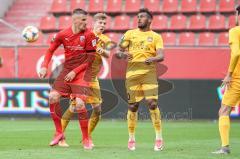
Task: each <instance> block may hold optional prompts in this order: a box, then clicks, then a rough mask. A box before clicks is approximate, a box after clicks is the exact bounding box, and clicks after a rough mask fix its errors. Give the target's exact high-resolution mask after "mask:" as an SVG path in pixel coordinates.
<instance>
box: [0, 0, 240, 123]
mask: <svg viewBox="0 0 240 159" xmlns="http://www.w3.org/2000/svg"><path fill="white" fill-rule="evenodd" d="M0 3H1V6H0V18H1V19H0V57H1V58H2V67H1V68H0V116H4V117H22V116H24V117H33V116H34V117H38V118H41V117H46V116H48V115H49V110H48V91H49V88H50V87H49V84H48V80H39V79H38V76H37V71H38V70H39V68H40V65H41V62H42V60H43V55H44V53H45V51H46V49H47V47H48V44H49V42H50V41H51V39H52V37H53V35H54V34H55V33H56V32H58V31H60V30H62V29H64V28H67V27H69V26H70V25H71V17H70V13H71V11H72V10H73V9H75V8H82V9H85V10H86V11H88V12H89V17H88V25H89V27H90V28H91V27H92V16H93V15H94V14H95V13H97V12H106V13H107V15H108V19H107V29H106V31H105V33H106V35H108V36H109V37H110V38H111V39H112V41H114V42H118V41H119V39H120V38H121V36H122V35H123V33H124V32H125V31H126V30H128V29H132V28H136V27H137V17H136V13H137V12H138V10H139V9H140V8H143V7H146V8H148V9H149V10H151V11H152V12H153V14H154V19H153V22H152V29H153V30H154V31H156V32H158V33H160V34H161V35H162V38H163V41H164V47H165V56H166V58H165V61H164V62H163V63H162V66H164V67H162V66H159V69H160V72H162V73H161V74H159V83H160V86H159V91H160V98H159V106H160V108H161V110H162V112H163V113H162V114H163V118H165V119H173V120H175V119H176V120H177V119H181V120H185V119H186V120H189V119H190V120H191V119H217V112H218V108H219V106H220V101H221V98H222V92H221V90H220V88H219V86H220V84H221V80H222V79H223V78H224V76H225V74H226V71H227V67H228V63H229V55H230V50H229V47H228V30H229V28H231V27H234V26H235V7H236V5H238V4H240V3H239V1H238V0H34V1H33V0H0ZM28 25H33V26H36V27H38V28H39V30H40V37H39V39H38V41H36V42H34V43H26V42H25V41H24V40H23V38H22V37H21V31H22V29H23V28H24V27H26V26H28ZM114 52H115V50H112V54H113V53H114ZM63 61H64V56H63V48H59V49H58V50H57V51H56V53H55V54H54V56H53V60H52V63H51V64H50V70H54V69H55V68H56V66H58V65H60V64H61V63H62V62H63ZM125 66H126V63H125V62H123V61H119V60H117V59H115V57H114V56H111V57H110V58H109V59H108V60H104V67H103V69H102V70H101V72H100V74H99V78H100V79H101V80H100V81H101V87H102V88H103V91H102V94H103V99H106V100H104V104H103V107H104V108H106V110H105V112H104V115H103V118H116V119H119V118H121V119H122V118H124V117H125V114H126V111H127V103H126V102H125V101H126V100H125V99H126V97H125V95H124V94H125V88H124V84H123V81H124V78H125V75H124V74H125V72H124V68H125ZM161 69H164V70H161ZM143 105H144V103H143ZM141 112H142V114H143V115H142V118H145V116H144V113H145V112H146V108H145V107H142V108H141V109H140V114H141ZM232 116H233V117H236V118H238V117H239V116H240V109H239V107H236V109H235V110H234V111H233V112H232ZM140 118H141V115H140Z"/></svg>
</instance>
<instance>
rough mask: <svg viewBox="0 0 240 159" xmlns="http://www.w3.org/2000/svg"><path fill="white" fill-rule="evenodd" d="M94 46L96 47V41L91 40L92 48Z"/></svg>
mask: <svg viewBox="0 0 240 159" xmlns="http://www.w3.org/2000/svg"><path fill="white" fill-rule="evenodd" d="M96 45H97V40H96V39H94V40H92V46H93V47H94V46H96Z"/></svg>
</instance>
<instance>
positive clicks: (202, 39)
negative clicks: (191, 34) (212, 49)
mask: <svg viewBox="0 0 240 159" xmlns="http://www.w3.org/2000/svg"><path fill="white" fill-rule="evenodd" d="M198 39H199V41H198V44H199V45H201V46H205V45H207V46H214V45H215V34H214V33H210V32H205V33H200V34H199V37H198Z"/></svg>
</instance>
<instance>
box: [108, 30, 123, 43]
mask: <svg viewBox="0 0 240 159" xmlns="http://www.w3.org/2000/svg"><path fill="white" fill-rule="evenodd" d="M106 35H107V36H108V37H109V38H110V39H111V41H113V42H115V43H118V42H119V41H120V38H121V34H119V33H114V32H109V33H106Z"/></svg>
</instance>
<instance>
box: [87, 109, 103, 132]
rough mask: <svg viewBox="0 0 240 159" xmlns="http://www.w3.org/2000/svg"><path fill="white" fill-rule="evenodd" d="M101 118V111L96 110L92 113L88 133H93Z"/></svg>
mask: <svg viewBox="0 0 240 159" xmlns="http://www.w3.org/2000/svg"><path fill="white" fill-rule="evenodd" d="M100 119H101V112H97V111H94V109H93V112H92V114H91V118H90V120H89V126H88V133H89V135H91V134H92V132H93V130H94V129H95V127H96V126H97V124H98V121H99V120H100Z"/></svg>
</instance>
